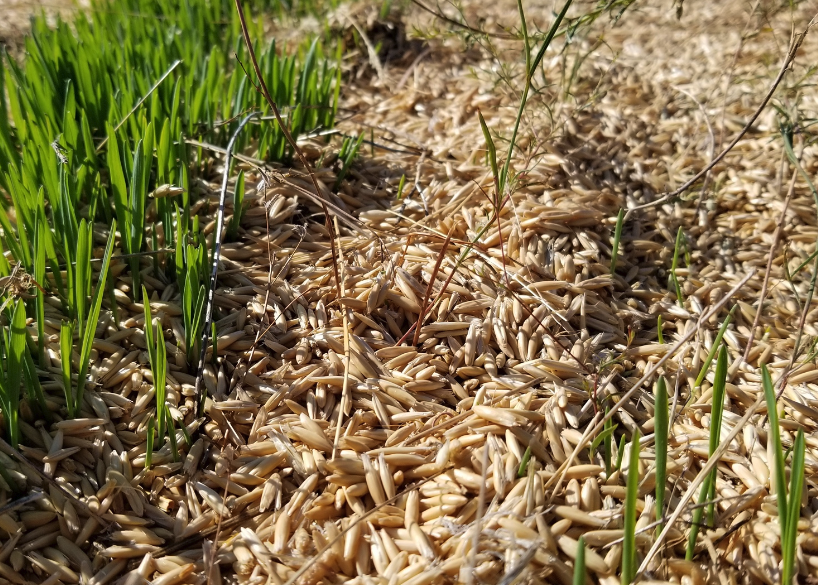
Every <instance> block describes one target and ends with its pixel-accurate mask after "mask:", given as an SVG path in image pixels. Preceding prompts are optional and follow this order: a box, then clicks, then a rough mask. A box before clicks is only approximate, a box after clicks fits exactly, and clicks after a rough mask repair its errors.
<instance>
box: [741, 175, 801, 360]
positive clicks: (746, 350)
mask: <svg viewBox="0 0 818 585" xmlns="http://www.w3.org/2000/svg"><path fill="white" fill-rule="evenodd" d="M797 176H798V171H797V170H794V171H793V172H792V179H791V180H790V187H789V190H788V191H787V198H786V199H784V209H782V210H781V218H780V219H779V220H778V225H777V226H776V228H775V233H774V234H773V243H772V244H770V253H769V255H768V256H767V268H766V269H765V270H764V280H763V281H762V283H761V294H760V295H759V299H758V309H757V310H756V316H755V318H754V319H753V326H752V327H750V336H749V337H748V338H747V346H746V347H745V348H744V356H743V357H742V359H743V360H744V361H745V362H746V361H747V358H748V356H749V355H750V350H751V349H752V348H753V340H754V339H755V334H756V327H758V323H759V321H760V320H761V313H762V312H763V310H764V299H766V298H767V287H768V286H769V284H770V272H771V271H772V268H773V260H774V258H775V251H776V249H778V240H780V239H781V232H783V231H784V220H785V219H786V217H787V210H788V209H789V207H790V201H792V195H793V193H794V192H795V179H796V177H797Z"/></svg>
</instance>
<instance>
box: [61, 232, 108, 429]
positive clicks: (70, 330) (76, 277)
mask: <svg viewBox="0 0 818 585" xmlns="http://www.w3.org/2000/svg"><path fill="white" fill-rule="evenodd" d="M115 235H116V221H114V222H113V224H112V225H111V230H110V233H109V234H108V243H107V244H106V246H105V253H104V255H103V257H102V268H101V269H100V274H99V279H98V282H97V286H96V288H95V289H94V296H93V297H92V299H91V306H90V307H89V308H88V311H87V312H86V300H85V299H86V296H85V295H86V294H87V292H88V291H90V290H91V242H92V239H93V225H90V224H88V225H86V223H85V220H82V222H81V223H80V225H79V228H78V240H77V243H76V256H75V258H76V266H75V268H74V270H70V268H71V265H70V264H69V270H68V272H69V287H70V291H71V293H70V296H71V297H72V298H73V299H74V302H73V306H74V307H75V311H74V312H75V314H76V317H75V319H73V320H72V321H70V322H68V323H66V322H63V324H62V326H61V328H60V354H61V356H60V359H61V361H62V374H63V384H64V385H65V406H66V409H67V410H68V416H69V417H71V418H74V417H76V416H77V415H78V414H79V412H80V409H81V408H82V397H83V393H84V392H85V384H86V376H87V374H88V367H89V365H90V362H91V348H92V346H93V344H94V333H95V332H96V326H97V322H98V321H99V313H100V310H101V309H102V297H103V296H104V294H105V282H106V281H107V279H108V267H109V265H110V262H111V253H112V252H113V249H114V237H115ZM75 330H76V331H77V333H78V334H79V342H80V352H79V372H78V373H77V388H76V391H74V390H73V384H72V381H71V352H72V349H73V337H74V331H75Z"/></svg>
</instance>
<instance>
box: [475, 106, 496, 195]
mask: <svg viewBox="0 0 818 585" xmlns="http://www.w3.org/2000/svg"><path fill="white" fill-rule="evenodd" d="M477 117H478V118H479V120H480V128H481V129H482V130H483V137H484V138H485V139H486V148H488V151H489V164H490V165H491V175H492V176H493V177H494V180H495V182H496V184H497V185H499V184H500V171H499V170H498V167H497V148H496V147H495V146H494V140H493V139H492V137H491V132H490V131H489V127H488V125H486V120H485V119H484V118H483V113H482V112H481V111H480V110H479V109H478V110H477ZM496 197H500V193H499V192H498V193H497V194H496Z"/></svg>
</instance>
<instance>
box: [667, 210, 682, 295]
mask: <svg viewBox="0 0 818 585" xmlns="http://www.w3.org/2000/svg"><path fill="white" fill-rule="evenodd" d="M683 241H684V230H683V229H682V226H679V230H678V231H677V232H676V245H675V246H674V247H673V264H672V265H671V267H670V279H671V280H672V281H673V287H674V288H675V289H676V302H677V303H678V304H679V306H680V307H684V298H682V287H681V286H680V285H679V277H678V276H676V268H677V267H678V265H679V250H681V248H682V242H683Z"/></svg>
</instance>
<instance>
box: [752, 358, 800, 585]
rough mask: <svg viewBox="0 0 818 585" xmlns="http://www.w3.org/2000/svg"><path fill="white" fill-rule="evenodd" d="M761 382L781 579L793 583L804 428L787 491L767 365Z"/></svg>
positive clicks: (795, 448) (784, 584)
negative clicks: (772, 456) (770, 452)
mask: <svg viewBox="0 0 818 585" xmlns="http://www.w3.org/2000/svg"><path fill="white" fill-rule="evenodd" d="M761 385H762V386H763V389H764V398H765V400H766V402H767V418H768V419H769V430H768V431H767V432H768V436H767V440H768V441H772V449H773V451H774V452H775V460H774V467H775V469H774V473H773V475H774V478H775V491H776V496H777V499H778V523H779V525H780V527H781V561H782V569H781V583H782V585H790V584H791V583H792V582H793V577H795V555H796V552H797V544H796V537H797V536H798V518H799V517H800V515H801V493H802V491H803V489H804V465H805V461H804V452H805V441H804V431H803V430H801V429H799V430H798V434H797V435H796V437H795V443H794V444H793V449H792V469H791V470H790V486H789V493H787V478H786V469H785V456H784V449H783V446H782V445H781V432H780V430H779V426H778V408H777V402H776V397H775V390H774V389H773V382H772V379H771V378H770V372H769V370H768V369H767V366H766V365H762V366H761Z"/></svg>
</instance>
